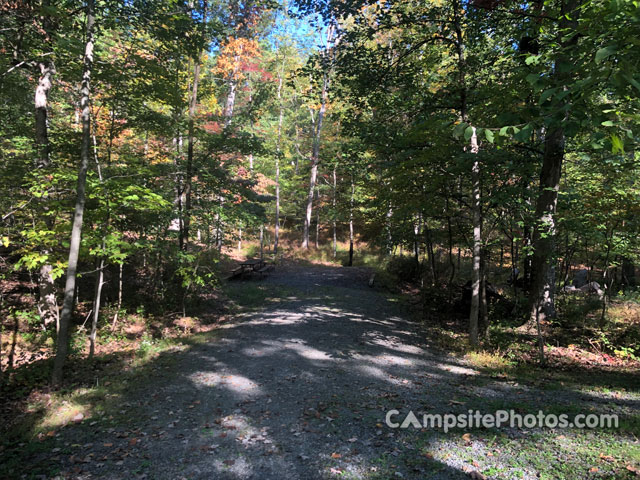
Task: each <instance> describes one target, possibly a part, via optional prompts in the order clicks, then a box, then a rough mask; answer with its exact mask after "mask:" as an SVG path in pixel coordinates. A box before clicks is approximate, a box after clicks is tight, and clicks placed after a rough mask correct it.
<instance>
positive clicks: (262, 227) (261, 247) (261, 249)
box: [260, 225, 264, 259]
mask: <svg viewBox="0 0 640 480" xmlns="http://www.w3.org/2000/svg"><path fill="white" fill-rule="evenodd" d="M262 258H264V225H260V259H262Z"/></svg>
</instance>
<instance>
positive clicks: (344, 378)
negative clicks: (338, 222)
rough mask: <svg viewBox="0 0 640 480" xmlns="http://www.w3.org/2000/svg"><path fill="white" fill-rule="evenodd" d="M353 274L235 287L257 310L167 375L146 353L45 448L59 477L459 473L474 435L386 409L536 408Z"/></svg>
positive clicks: (186, 353)
mask: <svg viewBox="0 0 640 480" xmlns="http://www.w3.org/2000/svg"><path fill="white" fill-rule="evenodd" d="M367 280H368V272H367V271H366V270H365V269H360V268H337V267H336V268H334V267H315V266H314V267H282V268H278V269H277V270H276V271H275V272H274V273H273V274H271V275H270V276H268V277H266V278H264V279H262V280H260V279H250V280H246V281H242V283H241V284H240V283H238V284H235V285H234V286H233V288H234V289H235V290H236V291H238V290H242V289H243V288H246V289H248V290H249V289H256V288H260V289H264V290H265V292H266V297H267V299H266V301H265V302H264V306H263V307H262V308H260V309H258V310H257V311H256V310H254V311H249V312H245V313H241V314H239V315H238V316H237V317H236V318H235V319H234V321H233V322H231V323H229V324H227V325H226V326H225V327H224V328H223V331H222V332H221V335H220V337H219V338H217V339H213V340H211V341H210V342H208V343H206V344H196V345H194V346H190V347H188V348H186V349H183V350H180V351H174V352H170V353H167V354H163V357H164V358H165V359H166V358H168V359H170V360H171V362H172V363H171V366H170V367H169V369H166V368H165V367H163V365H164V364H163V363H162V360H163V359H160V360H158V364H157V365H156V366H150V367H149V368H150V371H153V369H154V368H155V369H156V370H157V371H158V372H161V374H162V375H160V376H156V377H153V378H152V379H150V380H148V381H147V382H146V383H144V384H141V385H140V386H136V385H133V386H132V387H131V389H130V391H129V392H127V393H123V394H122V395H120V396H119V397H117V398H115V399H114V405H117V407H114V409H115V408H119V409H120V410H119V411H118V413H119V414H120V417H118V419H117V421H116V420H112V421H111V423H109V421H108V420H107V419H108V417H109V415H113V412H106V413H105V414H104V415H103V416H102V417H98V421H97V422H96V423H95V424H94V425H93V426H90V425H89V420H91V419H87V420H86V421H85V422H83V423H82V424H81V425H71V426H68V427H67V428H65V429H64V430H63V433H62V434H61V436H60V438H59V442H60V444H61V445H64V444H65V442H66V444H67V445H68V444H70V443H71V442H72V443H73V444H75V445H76V446H75V449H74V448H72V447H69V449H67V450H66V452H67V453H66V454H62V453H59V454H57V456H55V457H54V458H53V460H52V461H54V462H55V461H57V462H58V465H59V466H60V468H61V469H62V471H63V472H65V476H66V477H70V478H107V479H120V478H158V479H177V478H189V479H274V480H275V479H278V480H279V479H289V478H290V479H324V478H385V479H386V478H415V479H422V478H433V479H458V478H469V474H470V472H472V471H473V470H474V467H473V465H472V460H473V458H475V457H476V456H479V455H484V454H485V450H486V445H485V444H486V442H484V441H481V440H482V439H480V438H477V436H476V435H475V434H474V437H473V439H472V440H471V441H470V442H466V444H465V443H464V442H463V443H461V440H460V437H461V436H462V433H463V432H458V433H452V434H450V435H448V436H447V435H444V434H432V435H425V434H424V432H423V433H422V436H420V435H421V433H420V432H419V431H416V430H413V429H407V430H393V429H390V428H388V427H387V426H386V425H385V422H384V419H385V413H386V411H387V410H388V409H390V408H395V409H398V410H400V411H404V412H406V411H408V410H414V411H416V413H418V412H432V413H433V412H440V413H448V412H452V411H453V412H464V411H466V409H467V407H470V406H471V405H472V404H473V403H474V399H475V400H478V399H493V400H510V401H514V400H516V401H520V400H522V401H523V402H525V401H528V402H536V403H544V402H545V401H546V400H548V399H547V398H546V397H545V395H547V393H544V392H540V391H535V390H531V389H529V388H524V387H521V386H519V385H517V384H509V383H506V382H502V381H499V380H493V379H490V378H484V379H483V381H477V380H478V379H479V378H480V376H479V375H478V372H476V371H474V370H473V369H471V368H469V367H468V366H466V365H464V364H463V363H462V362H460V361H459V360H456V359H454V358H452V357H448V356H446V355H444V354H442V353H440V352H437V351H436V350H431V349H430V348H429V346H428V345H427V344H426V343H425V341H426V340H425V338H424V335H422V334H421V332H420V330H419V328H418V326H417V325H416V324H414V323H412V322H409V321H407V320H406V319H405V318H404V317H403V311H402V307H401V306H400V305H398V303H397V302H394V301H392V300H393V299H389V298H387V297H386V296H385V295H383V294H382V293H381V292H378V291H376V290H375V289H371V288H369V287H368V286H367ZM238 303H242V299H238ZM548 394H549V395H550V396H551V397H554V396H555V397H557V396H558V392H557V391H552V392H549V393H548ZM578 395H579V394H577V393H576V392H573V396H572V401H573V402H574V405H575V402H576V401H577V400H576V397H577V396H578ZM598 400H600V399H598ZM584 401H585V402H586V401H593V399H590V398H585V399H584ZM635 402H636V403H634V404H633V405H632V408H637V400H636V401H635ZM594 403H597V402H594ZM592 408H593V405H592ZM123 422H124V423H123ZM420 438H423V440H420ZM424 438H426V440H424ZM421 442H422V443H421ZM87 445H89V446H87ZM105 445H107V446H105ZM427 450H428V451H429V452H434V454H435V458H432V457H431V454H430V453H427V454H426V455H425V452H426V451H427ZM69 451H71V452H73V455H72V456H70V455H69ZM443 452H450V455H443V454H442V453H443ZM63 453H64V452H63ZM90 454H92V455H91V457H87V455H90ZM72 457H73V458H72ZM505 468H508V465H506V466H505ZM529 474H530V475H529ZM526 477H529V478H534V477H535V472H528V474H527V475H525V478H526Z"/></svg>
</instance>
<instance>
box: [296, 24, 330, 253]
mask: <svg viewBox="0 0 640 480" xmlns="http://www.w3.org/2000/svg"><path fill="white" fill-rule="evenodd" d="M333 33H334V31H333V27H329V28H328V29H327V45H329V43H330V42H331V40H332V39H333ZM330 75H331V71H325V72H324V75H323V78H322V91H321V94H320V96H321V102H320V110H319V111H318V117H317V119H316V122H315V129H314V130H315V131H314V135H313V150H312V154H311V173H310V175H309V193H308V195H307V208H306V214H305V219H304V230H303V234H302V248H304V249H305V250H306V249H308V248H309V228H310V225H311V215H312V213H313V192H314V189H315V186H316V178H317V176H318V164H319V163H320V134H321V133H322V121H323V119H324V115H325V112H326V110H327V101H328V93H329V82H330V80H329V76H330ZM312 118H313V117H312Z"/></svg>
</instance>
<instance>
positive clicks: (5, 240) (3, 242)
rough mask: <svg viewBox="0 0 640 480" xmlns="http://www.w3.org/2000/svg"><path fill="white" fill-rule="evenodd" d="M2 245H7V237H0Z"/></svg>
mask: <svg viewBox="0 0 640 480" xmlns="http://www.w3.org/2000/svg"><path fill="white" fill-rule="evenodd" d="M2 245H4V246H5V247H8V246H9V237H2Z"/></svg>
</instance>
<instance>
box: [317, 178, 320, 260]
mask: <svg viewBox="0 0 640 480" xmlns="http://www.w3.org/2000/svg"><path fill="white" fill-rule="evenodd" d="M316 199H317V200H318V207H319V205H320V191H319V190H318V189H317V188H316ZM319 237H320V208H317V209H316V250H317V249H318V248H319V247H320V238H319Z"/></svg>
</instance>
